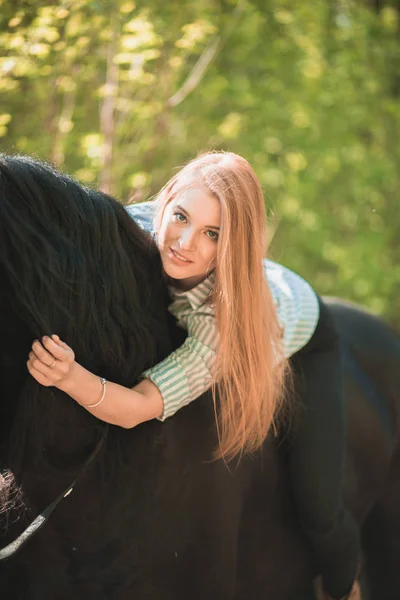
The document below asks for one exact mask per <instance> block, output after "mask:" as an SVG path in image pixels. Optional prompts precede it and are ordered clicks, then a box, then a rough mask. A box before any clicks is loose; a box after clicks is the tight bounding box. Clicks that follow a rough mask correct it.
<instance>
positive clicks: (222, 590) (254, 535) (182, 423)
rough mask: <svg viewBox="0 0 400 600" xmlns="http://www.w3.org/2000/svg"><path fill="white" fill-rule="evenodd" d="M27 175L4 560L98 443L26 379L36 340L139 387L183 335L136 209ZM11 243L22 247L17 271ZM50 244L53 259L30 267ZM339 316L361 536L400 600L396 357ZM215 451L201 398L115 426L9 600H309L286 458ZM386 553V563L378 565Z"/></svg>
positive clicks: (3, 455) (17, 206) (355, 322)
mask: <svg viewBox="0 0 400 600" xmlns="http://www.w3.org/2000/svg"><path fill="white" fill-rule="evenodd" d="M18 160H19V159H15V161H17V164H18V168H19V171H18V173H19V174H20V175H21V177H20V179H18V178H17V177H14V178H13V177H12V169H11V167H10V168H9V169H8V163H6V165H7V168H4V169H2V168H0V192H1V194H0V198H1V199H0V239H1V243H2V245H3V247H2V250H4V252H3V251H2V252H1V257H0V261H1V262H0V276H1V279H2V282H4V285H3V286H2V289H1V290H0V332H1V335H2V339H4V335H6V336H7V341H8V340H9V342H8V345H7V347H5V346H4V345H3V347H1V348H0V411H1V425H0V431H1V437H0V466H1V468H2V472H3V480H0V547H1V546H5V545H6V544H8V543H9V542H10V541H12V540H14V539H15V538H16V537H17V536H18V535H19V533H20V532H21V531H23V530H24V528H25V527H26V526H27V525H28V524H29V523H30V522H31V521H32V520H33V519H34V518H35V517H36V515H37V514H38V513H39V512H40V511H41V510H42V509H43V508H44V507H45V506H47V505H48V504H49V503H50V502H52V501H53V500H54V499H55V498H56V497H57V496H58V495H59V494H60V492H61V491H62V490H64V489H65V488H66V487H67V486H68V485H69V484H70V482H71V481H72V480H73V479H75V477H77V476H78V477H79V474H80V473H81V469H82V467H83V465H84V464H85V461H86V460H87V458H88V456H89V455H90V454H91V452H92V451H93V448H94V447H95V446H96V443H97V440H98V439H99V435H103V434H104V431H105V426H104V424H102V423H101V422H99V421H97V420H96V419H95V418H93V417H92V416H91V415H89V414H88V413H86V412H85V411H84V410H83V409H81V408H80V407H79V406H77V405H76V404H75V403H74V402H73V401H72V400H71V399H70V398H68V397H66V396H65V395H64V394H62V393H61V392H59V391H57V390H53V389H52V388H42V387H40V386H39V385H38V384H37V383H36V382H34V381H33V380H32V379H31V378H30V376H29V374H28V373H27V370H26V366H25V361H26V358H27V354H28V351H29V347H30V344H31V342H32V339H33V338H34V337H36V336H39V335H43V334H44V333H52V332H54V331H57V333H60V335H61V336H62V337H64V338H65V339H66V341H68V342H69V343H70V344H71V345H72V346H73V347H74V348H75V349H76V353H77V358H78V360H80V361H81V362H84V361H85V360H86V364H85V366H87V367H88V368H90V369H91V370H93V371H95V372H97V373H99V374H101V375H103V376H105V377H107V378H108V379H111V380H114V381H117V382H119V383H121V384H124V385H133V384H134V383H135V381H136V380H137V378H138V377H139V376H140V373H141V372H142V371H143V370H144V368H145V366H146V365H147V364H149V362H150V363H151V362H155V361H156V360H159V359H160V358H162V357H163V356H165V355H166V354H167V353H168V352H169V351H170V350H171V349H172V347H173V345H174V343H175V345H176V343H177V338H178V332H177V330H176V329H175V328H174V326H173V325H172V326H171V323H169V322H168V318H167V313H166V302H167V300H166V296H165V286H164V284H163V282H162V279H161V277H160V275H159V273H160V265H159V262H158V257H157V253H156V252H154V248H152V247H151V246H149V242H148V240H147V238H145V235H144V233H143V232H141V231H140V230H139V228H138V227H136V226H135V224H134V223H132V221H131V219H130V218H129V217H128V216H127V215H125V214H124V212H125V211H123V209H122V210H120V209H119V208H118V206H117V205H116V203H114V202H113V201H112V199H109V198H106V197H104V196H102V195H100V194H97V195H96V194H95V193H94V192H89V191H85V190H83V188H80V187H79V186H77V184H76V183H74V182H72V181H71V180H67V179H66V178H61V183H62V186H61V185H60V184H59V183H57V177H58V176H57V175H56V174H55V173H54V172H53V171H51V170H50V169H49V168H45V167H40V169H39V170H38V169H37V167H36V165H35V163H34V162H30V161H28V162H27V163H26V162H25V163H23V162H22V163H21V164H20V163H18ZM0 167H2V165H1V161H0ZM25 171H29V173H30V175H29V177H31V179H29V178H28V176H25ZM21 179H22V181H23V182H25V183H26V181H28V180H29V183H30V185H29V186H28V191H27V187H24V185H23V184H22V183H21V182H20V180H21ZM50 184H51V185H50ZM46 185H48V186H50V191H48V190H47V189H46ZM64 188H65V190H64ZM54 190H56V191H57V192H58V193H57V194H56V197H57V198H56V199H54V196H55V195H54ZM63 190H64V191H63ZM76 190H77V191H76ZM82 190H83V191H82ZM26 200H29V201H26ZM57 202H60V206H58V205H57ZM96 202H97V203H98V204H99V206H97V204H96ZM77 204H80V205H81V212H80V213H79V215H77V217H76V219H75V220H74V211H75V210H76V211H78V209H76V208H75V205H77ZM95 204H96V206H94V205H95ZM87 205H88V208H87V214H86V216H85V211H86V206H87ZM66 207H67V212H69V214H68V217H66V218H65V219H64V215H63V210H64V212H65V211H66ZM46 218H47V221H46ZM21 223H22V225H21ZM21 227H25V228H24V229H23V230H22V229H21ZM87 228H89V231H88V232H87V231H86V229H87ZM96 228H97V229H98V232H97V233H96V231H95V230H96ZM82 229H85V232H86V233H82ZM21 232H22V233H21ZM66 232H67V233H66ZM97 234H98V235H97ZM49 236H52V237H51V238H50V241H49V239H48V238H49ZM110 236H112V239H110ZM99 240H101V242H99ZM146 240H147V241H146ZM16 242H18V244H25V246H26V247H24V248H22V249H21V256H20V257H19V256H16V246H15V244H16ZM39 242H40V243H42V244H43V245H44V246H45V247H44V250H43V248H41V247H40V248H39V251H38V252H36V253H35V249H36V248H37V245H38V243H39ZM13 244H14V246H13ZM46 244H49V247H47V246H46ZM42 251H43V252H44V254H45V256H44V259H43V257H42V256H41V253H42ZM66 255H67V259H66V258H65V256H66ZM111 255H112V256H111ZM114 255H115V256H116V258H115V259H114V258H113V257H114ZM68 257H69V259H68ZM129 257H130V258H129ZM48 268H49V269H50V270H49V271H47V269H48ZM50 275H52V276H53V278H52V280H51V281H50V282H49V281H48V279H49V277H50ZM53 288H54V294H55V296H51V297H48V295H49V294H52V290H53ZM33 291H36V296H33ZM331 310H332V313H333V314H334V318H335V319H336V321H337V324H338V327H339V329H340V332H341V336H342V340H343V346H344V355H345V373H346V398H347V405H348V417H349V419H348V422H349V461H348V470H347V471H348V472H347V486H346V496H347V500H348V502H349V506H351V508H352V510H353V511H354V514H355V515H356V516H357V518H358V520H359V522H360V524H361V523H365V552H366V556H367V564H368V567H369V572H370V573H371V589H372V594H373V595H372V596H371V600H377V599H379V600H395V599H396V600H398V597H399V595H400V580H399V576H398V572H400V569H399V566H400V565H399V559H398V555H397V556H396V554H395V552H394V551H393V549H394V548H396V545H397V544H398V543H399V540H400V534H399V527H398V526H399V518H400V510H399V509H398V508H397V507H398V506H399V500H400V488H399V480H400V477H399V474H400V473H399V470H398V469H397V471H396V467H397V456H398V455H397V449H398V438H399V435H398V422H399V420H398V416H399V402H400V399H399V396H398V390H399V386H398V383H399V364H400V361H399V357H400V350H399V348H400V345H399V342H398V340H397V339H396V338H395V336H394V335H393V334H392V333H390V332H389V330H388V329H387V328H386V326H385V325H384V324H383V323H381V322H380V321H378V320H377V319H374V318H373V317H371V316H368V315H367V314H366V313H364V312H362V311H359V310H358V309H355V308H352V307H350V306H345V305H343V304H341V303H337V304H332V307H331ZM171 335H172V339H171V337H170V336H171ZM175 337H176V339H175ZM155 340H156V341H157V342H158V343H154V341H155ZM174 340H175V342H174ZM171 344H172V345H171ZM377 348H378V349H379V352H378V353H377V352H376V350H377ZM215 443H216V432H215V423H214V411H213V408H212V403H211V399H210V397H209V396H208V395H205V396H204V397H203V398H201V399H199V400H197V401H196V402H194V403H192V404H191V405H190V406H188V407H186V408H185V409H184V410H181V411H179V413H178V414H177V415H175V416H174V418H173V419H169V420H167V421H166V422H165V423H159V422H151V423H144V424H142V425H140V426H139V427H136V428H135V429H134V430H123V429H121V428H117V427H109V428H108V434H107V437H106V443H105V444H104V448H103V449H102V451H101V454H100V455H99V456H98V457H97V458H96V459H95V460H94V461H93V462H92V463H91V464H90V466H89V468H88V470H87V471H86V472H85V473H82V474H81V476H80V477H79V480H78V483H77V484H76V486H75V489H74V491H73V492H72V493H71V494H70V495H69V496H68V497H67V498H65V499H64V500H62V501H61V503H60V504H59V506H58V507H57V509H56V510H55V512H54V514H53V515H52V516H51V518H50V520H49V522H48V523H47V524H46V525H45V526H44V527H43V528H42V529H41V530H40V531H39V532H38V533H37V534H36V535H35V536H34V537H33V538H32V539H31V540H29V541H28V543H27V544H26V545H25V546H24V547H23V548H22V549H21V550H20V551H19V552H18V553H17V554H15V555H14V556H12V557H10V558H9V559H8V560H6V561H3V562H0V589H1V592H2V597H4V598H7V599H8V598H20V599H23V600H25V599H29V600H36V599H40V600H64V599H65V600H66V599H67V598H68V599H70V598H74V599H77V600H80V599H83V598H89V599H93V600H101V599H107V600H114V599H115V600H125V599H128V598H129V599H131V598H137V599H138V600H150V599H151V600H170V599H171V600H172V599H173V600H186V599H187V598H190V599H191V600H197V599H198V600H204V599H205V598H212V599H213V598H215V599H217V598H218V600H249V599H251V600H264V599H265V598H266V597H269V598H272V599H273V600H310V599H311V598H312V592H310V589H311V581H312V576H313V573H312V565H311V559H310V556H309V553H308V550H307V547H306V545H305V541H304V539H303V536H302V534H301V532H300V531H299V527H298V524H297V521H296V517H295V514H294V510H293V505H292V501H291V495H290V486H289V483H288V478H287V474H286V469H285V456H284V453H283V452H279V451H278V449H277V447H276V445H275V444H274V443H272V441H271V440H269V439H268V440H267V441H266V443H265V445H264V447H263V450H262V452H260V453H258V454H257V455H255V456H254V457H243V458H242V460H241V461H240V462H239V464H235V463H232V464H230V465H228V466H227V465H225V463H224V462H223V461H211V456H212V451H213V450H214V448H215ZM396 502H397V506H396ZM393 524H395V525H396V526H397V530H394V531H393V532H392V531H390V530H391V525H393ZM382 530H383V535H381V533H380V532H381V531H382ZM378 543H379V548H380V552H381V555H383V553H386V555H387V556H388V559H385V560H379V556H377V555H376V552H375V551H374V549H375V548H376V547H377V544H378ZM383 573H384V576H385V578H386V579H385V581H386V582H387V592H386V596H385V595H384V594H383V593H382V588H381V587H380V582H381V578H382V574H383Z"/></svg>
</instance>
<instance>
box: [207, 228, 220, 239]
mask: <svg viewBox="0 0 400 600" xmlns="http://www.w3.org/2000/svg"><path fill="white" fill-rule="evenodd" d="M206 235H207V236H208V237H209V238H210V240H217V239H218V233H217V232H216V231H211V229H209V230H208V231H206Z"/></svg>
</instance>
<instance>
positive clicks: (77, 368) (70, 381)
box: [56, 361, 91, 398]
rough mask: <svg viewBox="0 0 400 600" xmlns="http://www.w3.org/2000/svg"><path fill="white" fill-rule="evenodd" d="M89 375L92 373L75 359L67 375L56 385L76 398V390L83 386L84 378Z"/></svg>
mask: <svg viewBox="0 0 400 600" xmlns="http://www.w3.org/2000/svg"><path fill="white" fill-rule="evenodd" d="M88 375H89V376H90V375H91V373H90V372H89V371H87V370H86V369H85V368H84V367H82V365H80V364H79V363H77V362H76V361H74V362H73V363H72V364H71V366H70V370H69V373H68V375H67V377H65V378H64V379H62V380H61V381H59V382H58V383H57V384H56V387H57V388H58V389H59V390H61V391H62V392H65V393H66V394H68V395H69V396H72V397H73V398H74V395H75V393H76V391H77V390H78V389H79V388H80V387H81V386H82V379H86V377H87V376H88Z"/></svg>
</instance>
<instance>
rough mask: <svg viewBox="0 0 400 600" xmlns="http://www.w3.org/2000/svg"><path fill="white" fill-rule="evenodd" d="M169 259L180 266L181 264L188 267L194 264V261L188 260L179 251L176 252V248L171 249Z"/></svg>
mask: <svg viewBox="0 0 400 600" xmlns="http://www.w3.org/2000/svg"><path fill="white" fill-rule="evenodd" d="M169 258H170V259H171V260H173V261H174V262H175V263H176V264H178V265H180V264H182V265H185V264H186V265H187V264H191V263H193V261H192V260H190V259H189V258H186V256H183V254H181V253H180V252H178V250H175V248H170V253H169Z"/></svg>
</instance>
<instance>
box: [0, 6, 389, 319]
mask: <svg viewBox="0 0 400 600" xmlns="http://www.w3.org/2000/svg"><path fill="white" fill-rule="evenodd" d="M399 10H400V9H399V5H398V3H397V2H395V1H393V2H384V1H379V0H376V1H374V2H373V1H369V2H367V1H366V0H365V1H362V0H357V1H352V0H337V1H336V2H332V1H331V0H304V2H298V1H290V0H286V1H285V0H281V1H278V0H253V1H250V0H248V1H244V0H243V1H240V0H239V1H237V0H235V1H229V0H224V1H212V0H202V2H196V1H194V0H186V1H185V0H169V1H168V2H161V1H160V0H158V1H155V0H146V1H143V2H142V1H138V2H136V3H135V2H131V1H129V0H128V1H123V0H112V1H111V0H107V1H106V0H98V1H88V0H70V1H65V2H53V3H48V4H47V5H46V6H43V2H39V1H36V0H31V1H25V2H18V1H17V2H9V1H4V0H3V2H1V1H0V15H1V16H0V47H1V48H2V52H1V56H0V136H1V137H0V144H1V148H2V150H3V151H7V152H22V153H27V154H32V155H36V156H39V157H41V158H44V159H46V160H50V161H52V162H54V163H56V164H57V165H59V166H60V167H61V168H62V169H63V170H65V171H67V172H69V173H71V174H72V175H74V176H76V177H78V178H79V179H80V180H82V181H85V182H87V183H89V184H90V185H95V186H99V187H100V188H101V189H103V190H105V191H108V192H110V193H112V194H113V195H115V196H117V197H118V198H120V199H121V200H122V201H123V202H129V201H132V200H133V199H134V200H142V199H143V200H144V199H147V198H149V197H150V196H152V195H153V194H155V193H156V192H157V190H158V189H159V188H160V187H161V186H162V185H163V184H164V183H165V182H166V181H167V180H168V179H169V178H170V177H171V175H172V174H173V172H174V169H175V168H176V167H177V166H179V165H181V164H182V163H183V162H184V161H186V160H188V159H189V158H192V157H194V156H195V155H196V154H197V153H198V152H200V151H205V150H210V149H225V150H232V151H235V152H238V153H240V154H242V155H243V156H244V157H245V158H247V159H248V160H249V161H250V162H251V163H252V164H253V166H254V167H255V170H256V172H257V174H258V176H259V177H260V180H261V182H262V185H263V189H264V192H265V198H266V204H267V209H268V213H269V217H270V219H269V223H270V232H271V237H273V241H272V247H271V252H272V256H273V258H275V259H276V260H278V261H280V262H282V263H284V264H286V265H287V266H289V267H291V268H292V269H293V270H295V271H297V272H299V273H300V274H301V275H303V276H304V277H305V278H306V279H308V280H309V281H310V282H311V283H312V285H313V286H314V288H315V289H316V290H317V291H318V292H319V293H321V294H329V295H335V296H341V297H343V298H347V299H350V300H353V301H356V302H358V303H361V304H363V305H365V306H368V307H369V308H370V309H371V310H372V311H374V312H376V313H378V314H381V315H383V316H385V317H386V318H387V319H388V320H389V321H391V322H392V323H393V324H396V325H397V326H399V325H400V300H399V291H400V214H399V206H400V203H399V198H398V194H399V183H400V181H399V160H400V145H399V135H398V134H399V121H400V96H399V94H400V13H399Z"/></svg>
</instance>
